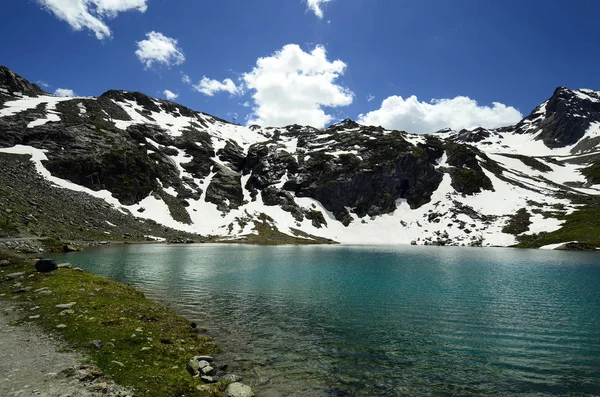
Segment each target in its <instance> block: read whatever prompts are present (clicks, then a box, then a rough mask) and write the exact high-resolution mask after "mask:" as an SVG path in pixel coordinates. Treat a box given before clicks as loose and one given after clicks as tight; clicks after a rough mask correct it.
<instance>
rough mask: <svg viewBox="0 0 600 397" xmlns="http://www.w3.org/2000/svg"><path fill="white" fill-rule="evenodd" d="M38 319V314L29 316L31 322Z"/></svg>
mask: <svg viewBox="0 0 600 397" xmlns="http://www.w3.org/2000/svg"><path fill="white" fill-rule="evenodd" d="M36 318H40V315H39V314H36V315H35V316H29V319H30V320H35V319H36Z"/></svg>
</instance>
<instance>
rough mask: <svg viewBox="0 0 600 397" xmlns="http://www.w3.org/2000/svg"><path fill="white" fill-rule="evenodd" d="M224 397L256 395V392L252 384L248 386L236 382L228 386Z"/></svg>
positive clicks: (252, 396) (250, 396)
mask: <svg viewBox="0 0 600 397" xmlns="http://www.w3.org/2000/svg"><path fill="white" fill-rule="evenodd" d="M223 396H224V397H254V392H252V389H251V388H250V386H246V385H244V384H243V383H239V382H234V383H232V384H230V385H229V386H227V390H225V394H224V395H223Z"/></svg>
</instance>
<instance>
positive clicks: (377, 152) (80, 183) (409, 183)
mask: <svg viewBox="0 0 600 397" xmlns="http://www.w3.org/2000/svg"><path fill="white" fill-rule="evenodd" d="M2 76H4V77H2ZM0 105H1V106H0V152H5V153H21V154H30V155H31V156H32V157H31V159H32V161H34V162H35V163H36V166H37V169H38V171H39V172H40V174H41V175H43V176H44V177H46V178H47V179H48V180H50V181H52V182H53V183H55V184H56V185H57V186H60V187H63V188H66V189H71V190H77V191H84V192H87V193H89V194H90V195H93V196H95V197H99V198H102V199H104V200H105V201H106V202H107V203H108V204H110V205H112V206H114V207H116V208H118V209H120V210H121V211H123V212H127V213H130V214H131V215H132V216H135V217H138V218H143V219H152V220H155V221H156V222H159V223H162V224H164V225H166V226H169V227H172V228H175V229H179V230H183V231H187V232H193V233H198V234H202V235H217V236H221V237H222V238H223V239H230V240H242V239H246V238H248V236H252V235H257V234H259V233H260V232H261V230H263V229H264V227H267V228H270V229H277V230H278V231H280V232H282V233H285V234H288V235H291V236H296V237H297V238H300V239H307V240H311V239H314V238H315V236H317V237H322V238H325V239H331V240H334V241H337V242H340V243H352V244H410V243H413V244H441V245H494V246H496V245H498V246H508V245H513V244H515V243H516V242H517V236H518V235H523V234H533V233H540V232H548V231H553V230H556V229H559V228H560V227H561V225H562V224H563V222H564V220H561V219H563V216H564V215H565V214H569V213H572V212H573V211H575V210H577V208H578V204H575V203H576V202H580V200H578V198H581V197H588V196H596V195H598V194H600V185H594V184H593V183H592V182H591V181H589V180H588V179H586V177H585V176H584V175H583V174H582V173H581V171H582V169H584V168H585V167H587V166H588V165H589V164H588V163H589V161H591V160H593V159H594V158H595V155H596V154H597V153H599V149H600V146H599V145H600V108H598V106H600V94H599V93H597V92H595V91H591V90H577V91H570V90H568V89H566V88H562V87H561V88H559V89H557V91H556V92H555V93H554V95H553V97H552V98H551V99H549V100H548V101H546V102H545V103H543V104H542V105H540V106H539V107H538V108H536V109H535V110H534V111H533V112H532V114H531V115H529V116H528V117H527V118H525V119H524V120H523V121H521V122H520V123H519V124H517V125H516V126H512V127H506V128H501V129H496V130H485V129H477V130H474V131H461V132H457V133H448V132H446V131H445V132H443V133H439V134H432V135H428V136H422V135H414V134H409V133H405V132H399V131H390V130H385V129H383V128H381V127H370V126H362V125H359V124H357V123H355V122H353V121H351V120H344V121H342V122H340V123H338V124H334V125H332V126H330V127H328V128H326V129H322V130H319V129H315V128H312V127H305V126H298V125H292V126H287V127H285V128H271V127H268V128H263V127H259V126H240V125H235V124H231V123H228V122H226V121H224V120H221V119H219V118H216V117H213V116H210V115H207V114H204V113H200V112H195V111H192V110H191V109H188V108H186V107H183V106H181V105H178V104H176V103H173V102H169V101H164V100H159V99H154V98H151V97H148V96H146V95H144V94H140V93H131V92H125V91H108V92H107V93H105V94H103V95H102V96H100V97H77V98H57V97H54V96H52V95H49V94H47V93H44V92H43V91H41V90H40V89H39V87H37V86H34V85H32V84H31V83H29V82H27V81H26V80H24V79H22V78H20V77H19V76H17V75H15V74H14V73H12V72H10V71H8V70H7V69H0ZM597 105H598V106H597Z"/></svg>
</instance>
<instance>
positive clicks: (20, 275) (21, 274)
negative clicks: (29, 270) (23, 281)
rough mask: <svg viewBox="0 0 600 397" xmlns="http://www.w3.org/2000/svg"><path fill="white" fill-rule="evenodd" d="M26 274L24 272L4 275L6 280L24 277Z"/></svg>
mask: <svg viewBox="0 0 600 397" xmlns="http://www.w3.org/2000/svg"><path fill="white" fill-rule="evenodd" d="M24 275H25V273H24V272H17V273H10V274H7V275H6V276H4V280H13V279H15V278H17V277H23V276H24Z"/></svg>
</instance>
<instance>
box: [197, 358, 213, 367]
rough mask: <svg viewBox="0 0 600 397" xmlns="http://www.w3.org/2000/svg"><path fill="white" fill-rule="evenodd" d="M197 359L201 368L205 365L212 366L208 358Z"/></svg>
mask: <svg viewBox="0 0 600 397" xmlns="http://www.w3.org/2000/svg"><path fill="white" fill-rule="evenodd" d="M197 361H198V368H200V369H202V368H204V367H210V364H209V363H208V361H206V360H197Z"/></svg>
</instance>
